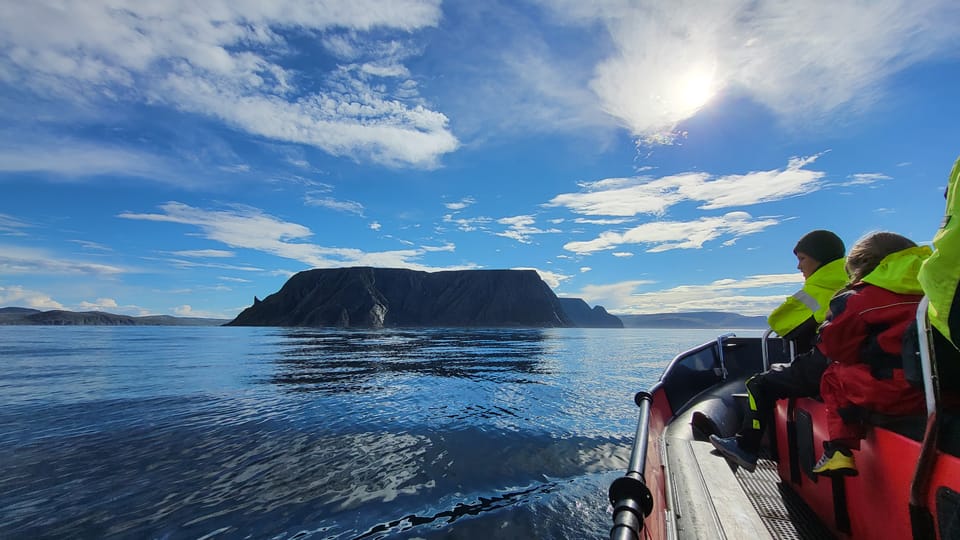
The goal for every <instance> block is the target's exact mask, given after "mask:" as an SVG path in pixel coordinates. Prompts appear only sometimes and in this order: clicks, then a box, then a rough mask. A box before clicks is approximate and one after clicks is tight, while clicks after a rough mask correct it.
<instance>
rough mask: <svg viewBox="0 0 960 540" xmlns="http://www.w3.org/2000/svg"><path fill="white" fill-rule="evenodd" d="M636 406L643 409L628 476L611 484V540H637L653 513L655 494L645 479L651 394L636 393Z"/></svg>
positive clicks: (638, 422)
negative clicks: (646, 519)
mask: <svg viewBox="0 0 960 540" xmlns="http://www.w3.org/2000/svg"><path fill="white" fill-rule="evenodd" d="M633 401H634V403H636V404H637V407H640V418H639V419H638V420H637V434H636V435H635V436H634V439H633V448H632V449H631V450H630V464H629V465H628V466H627V473H626V474H625V475H624V476H621V477H620V478H617V479H616V480H614V481H613V483H612V484H610V491H609V496H610V504H611V505H613V527H612V528H611V529H610V540H637V539H639V538H640V533H641V532H642V531H643V520H644V518H645V517H647V516H649V515H650V512H652V511H653V494H651V493H650V488H648V487H647V484H646V482H644V478H643V470H644V469H645V468H646V466H647V438H648V437H649V436H650V403H651V402H652V401H653V396H652V395H651V394H650V393H649V392H637V394H636V395H635V396H634V397H633Z"/></svg>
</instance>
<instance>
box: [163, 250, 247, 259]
mask: <svg viewBox="0 0 960 540" xmlns="http://www.w3.org/2000/svg"><path fill="white" fill-rule="evenodd" d="M170 254H171V255H176V256H178V257H198V258H213V259H224V258H229V257H235V256H236V253H234V252H232V251H226V250H223V249H189V250H184V251H171V252H170Z"/></svg>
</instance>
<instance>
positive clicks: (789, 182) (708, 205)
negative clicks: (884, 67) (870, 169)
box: [546, 154, 825, 216]
mask: <svg viewBox="0 0 960 540" xmlns="http://www.w3.org/2000/svg"><path fill="white" fill-rule="evenodd" d="M819 156H820V154H818V155H815V156H810V157H805V158H791V159H790V160H789V161H788V163H787V166H786V167H784V168H783V169H771V170H767V171H755V172H749V173H746V174H736V175H726V176H714V175H711V174H709V173H705V172H698V173H693V172H690V173H682V174H677V175H671V176H664V177H660V178H649V177H635V178H608V179H605V180H598V181H596V182H586V183H583V184H581V187H582V188H583V191H581V192H580V193H562V194H560V195H557V196H556V197H554V198H553V199H551V200H550V201H549V202H548V203H547V204H546V206H551V207H557V206H559V207H565V208H568V209H569V210H571V211H572V212H575V213H577V214H583V215H588V216H635V215H637V214H647V215H657V216H659V215H663V214H664V213H666V211H667V209H669V208H670V207H671V206H674V205H676V204H679V203H681V202H684V201H696V202H701V203H703V204H701V205H700V206H699V208H700V209H702V210H716V209H722V208H730V207H734V206H751V205H754V204H760V203H766V202H771V201H777V200H781V199H785V198H788V197H796V196H798V195H804V194H809V193H812V192H814V191H817V190H819V189H820V188H821V187H822V186H823V178H824V176H825V173H823V172H822V171H812V170H809V169H805V168H804V167H806V166H807V165H810V164H812V163H813V162H814V161H816V159H817V158H818V157H819Z"/></svg>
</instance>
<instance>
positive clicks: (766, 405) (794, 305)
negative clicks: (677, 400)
mask: <svg viewBox="0 0 960 540" xmlns="http://www.w3.org/2000/svg"><path fill="white" fill-rule="evenodd" d="M844 249H845V248H844V245H843V240H841V239H840V237H839V236H837V235H836V234H834V233H832V232H830V231H825V230H816V231H811V232H809V233H807V234H805V235H804V236H803V237H802V238H800V241H799V242H797V245H796V247H794V249H793V253H794V255H796V257H797V269H798V270H800V272H801V273H802V274H803V278H804V282H803V288H801V289H800V290H799V291H797V292H796V293H794V294H793V295H792V296H790V297H788V298H787V299H786V300H785V301H784V302H783V304H781V305H780V306H779V307H778V308H776V309H775V310H773V312H772V313H770V316H769V317H768V318H767V322H768V323H769V324H770V328H771V329H772V330H773V331H774V332H776V333H777V335H778V336H780V337H782V338H783V339H784V341H786V342H791V343H793V344H794V345H795V347H796V350H797V351H798V352H800V353H801V354H799V355H798V356H797V357H796V358H795V359H794V360H793V361H792V362H791V363H789V364H774V365H772V366H770V369H769V370H767V371H765V372H763V373H758V374H757V375H754V376H753V377H750V378H749V379H747V381H746V388H747V396H748V398H749V401H748V402H749V405H750V410H749V411H748V412H747V414H746V415H745V417H744V422H743V426H742V427H741V428H740V431H738V432H737V434H736V435H734V436H733V437H720V436H719V435H717V434H716V433H711V434H710V435H709V438H710V442H711V443H713V446H714V447H715V448H716V449H717V451H718V452H720V454H721V455H723V456H724V457H725V458H727V459H728V460H730V461H732V462H734V463H736V464H738V465H740V466H741V467H743V468H744V469H746V470H748V471H750V472H753V471H754V470H755V469H756V467H757V459H758V455H759V452H760V447H761V440H762V438H763V435H764V433H765V431H766V428H767V426H769V425H771V424H772V423H773V413H774V409H775V407H776V403H777V400H778V399H784V398H790V397H811V396H816V395H818V394H819V392H820V377H821V375H823V372H824V371H825V370H826V369H827V366H828V365H829V360H827V358H826V357H825V356H824V355H823V354H821V353H820V351H818V350H817V349H816V347H814V344H815V342H816V338H817V328H818V327H819V326H820V323H822V322H823V321H824V320H825V319H826V316H827V310H828V308H829V305H830V299H831V298H832V297H833V295H834V294H836V293H837V291H840V290H841V289H843V288H844V287H845V286H846V285H847V282H848V277H847V272H846V270H845V267H844V264H845V259H844ZM693 425H694V427H695V428H697V429H698V430H700V431H701V432H708V431H717V430H716V429H715V428H714V427H713V423H712V421H710V420H709V419H708V418H706V416H705V415H703V414H702V413H700V412H697V413H694V415H693Z"/></svg>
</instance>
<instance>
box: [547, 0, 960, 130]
mask: <svg viewBox="0 0 960 540" xmlns="http://www.w3.org/2000/svg"><path fill="white" fill-rule="evenodd" d="M541 3H542V4H544V5H545V6H547V7H548V8H550V9H551V10H552V11H553V12H554V14H555V15H557V16H558V17H560V18H561V19H562V20H565V21H567V22H568V23H570V24H572V25H577V26H581V27H589V26H590V25H593V24H596V23H597V22H599V23H601V24H602V25H604V27H605V28H606V29H607V31H608V35H609V37H610V39H611V46H612V51H611V53H610V54H609V55H608V56H607V57H606V58H605V59H603V60H602V61H601V62H600V63H599V64H598V65H597V66H596V70H595V74H594V78H593V80H592V81H591V88H592V89H593V90H594V92H595V93H596V95H597V97H598V98H599V99H600V102H601V103H602V106H603V109H604V110H605V111H607V112H608V113H609V114H610V115H612V116H613V117H615V118H617V119H618V120H619V121H620V122H621V123H622V124H623V125H624V126H625V127H626V128H628V129H629V130H630V131H631V132H632V133H633V134H635V135H636V136H637V137H638V138H640V139H644V138H649V136H651V135H653V136H654V137H656V136H657V135H663V136H664V138H665V139H666V140H667V141H669V139H670V136H669V134H670V133H672V132H673V130H675V129H676V126H677V124H678V123H680V122H682V121H683V120H685V119H687V118H690V117H691V116H692V115H694V114H695V113H696V112H697V111H698V110H699V108H700V107H701V106H702V105H703V104H704V103H705V102H706V101H707V100H709V98H710V96H711V95H712V94H714V93H716V92H719V91H723V90H725V89H726V90H728V91H731V92H737V93H743V94H746V95H748V96H750V97H751V98H752V99H754V100H755V101H757V102H759V103H761V104H763V105H765V106H766V107H768V108H769V109H770V110H772V111H773V112H774V113H775V114H776V115H777V116H779V117H780V118H781V119H783V120H785V121H786V122H788V123H808V122H811V121H813V122H816V121H817V120H818V119H819V118H821V117H823V116H824V115H826V114H827V113H829V112H833V111H835V110H837V109H841V108H844V107H849V108H851V109H854V110H856V109H862V108H865V107H866V106H869V105H870V104H872V103H873V102H875V101H876V100H878V99H879V97H880V96H881V95H882V94H883V93H884V92H885V91H886V90H887V89H886V88H885V86H884V84H883V82H884V80H885V79H886V78H887V77H889V76H890V75H891V74H893V73H896V72H898V71H900V70H903V69H904V68H906V67H908V66H910V65H913V64H915V63H918V62H920V61H923V60H925V59H928V58H931V57H934V56H936V55H938V54H947V55H953V54H955V46H954V44H955V39H956V38H955V30H954V29H955V26H956V21H957V20H958V16H960V8H958V5H957V3H956V2H953V1H952V0H920V1H914V0H879V1H875V2H869V3H863V2H858V1H856V0H839V1H837V0H811V1H808V2H793V3H791V2H751V1H749V0H730V1H724V2H712V3H703V2H698V1H694V0H679V1H671V2H657V1H655V0H641V1H631V0H609V1H605V2H579V1H577V0H549V1H546V0H544V1H543V2H541ZM851 28H869V29H870V30H869V31H863V32H851V31H850V29H851Z"/></svg>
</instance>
